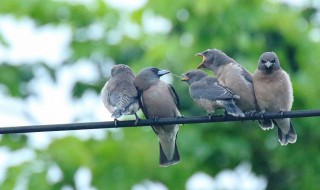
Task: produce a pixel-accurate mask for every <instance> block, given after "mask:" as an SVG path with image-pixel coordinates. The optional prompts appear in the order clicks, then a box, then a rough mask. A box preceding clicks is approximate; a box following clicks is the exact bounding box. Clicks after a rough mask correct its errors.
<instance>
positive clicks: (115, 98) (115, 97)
mask: <svg viewBox="0 0 320 190" xmlns="http://www.w3.org/2000/svg"><path fill="white" fill-rule="evenodd" d="M134 101H136V98H135V97H131V96H129V95H127V94H124V93H122V92H119V91H111V92H109V102H110V103H111V105H112V106H114V107H116V108H118V109H121V110H124V109H126V108H128V107H129V106H130V105H131V104H132V103H133V102H134Z"/></svg>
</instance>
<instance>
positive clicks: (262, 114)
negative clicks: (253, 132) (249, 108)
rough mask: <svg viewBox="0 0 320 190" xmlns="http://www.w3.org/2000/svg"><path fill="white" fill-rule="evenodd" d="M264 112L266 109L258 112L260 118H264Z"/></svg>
mask: <svg viewBox="0 0 320 190" xmlns="http://www.w3.org/2000/svg"><path fill="white" fill-rule="evenodd" d="M265 113H266V111H261V112H260V117H261V119H264V114H265Z"/></svg>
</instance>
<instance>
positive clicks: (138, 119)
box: [134, 113, 141, 126]
mask: <svg viewBox="0 0 320 190" xmlns="http://www.w3.org/2000/svg"><path fill="white" fill-rule="evenodd" d="M134 115H135V116H136V120H135V121H134V125H135V126H137V125H138V123H139V121H140V120H141V119H140V117H139V116H138V115H137V113H134Z"/></svg>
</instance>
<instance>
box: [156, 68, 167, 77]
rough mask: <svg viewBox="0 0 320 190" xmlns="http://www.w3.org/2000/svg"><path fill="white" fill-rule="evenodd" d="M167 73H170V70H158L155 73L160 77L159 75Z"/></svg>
mask: <svg viewBox="0 0 320 190" xmlns="http://www.w3.org/2000/svg"><path fill="white" fill-rule="evenodd" d="M168 73H170V71H167V70H159V71H158V73H157V75H158V76H159V77H161V76H163V75H166V74H168Z"/></svg>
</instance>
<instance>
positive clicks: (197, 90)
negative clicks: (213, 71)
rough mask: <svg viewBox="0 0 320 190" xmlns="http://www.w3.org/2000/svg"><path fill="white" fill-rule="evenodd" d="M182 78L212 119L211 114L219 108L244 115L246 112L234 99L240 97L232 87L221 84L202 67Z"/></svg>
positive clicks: (193, 97) (239, 115) (192, 96)
mask: <svg viewBox="0 0 320 190" xmlns="http://www.w3.org/2000/svg"><path fill="white" fill-rule="evenodd" d="M181 80H182V81H185V82H187V83H188V84H189V85H190V86H189V94H190V96H191V98H192V99H193V100H194V101H195V102H196V103H198V104H199V105H200V106H201V107H203V108H204V109H205V110H206V111H207V113H208V115H209V118H210V119H211V114H212V113H214V111H215V109H217V108H224V109H225V110H226V112H227V114H230V115H233V116H236V117H244V116H245V115H244V113H243V112H242V110H241V109H239V108H238V106H236V105H235V102H234V100H235V99H239V98H240V97H239V96H238V95H236V94H234V93H233V92H232V91H231V90H230V89H228V88H227V87H224V86H222V85H220V84H219V82H218V80H217V79H216V78H214V77H210V76H208V74H207V73H206V72H204V71H202V70H200V69H195V70H191V71H188V72H187V73H184V74H182V75H181Z"/></svg>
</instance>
